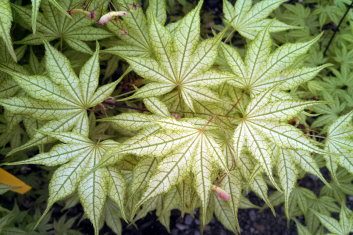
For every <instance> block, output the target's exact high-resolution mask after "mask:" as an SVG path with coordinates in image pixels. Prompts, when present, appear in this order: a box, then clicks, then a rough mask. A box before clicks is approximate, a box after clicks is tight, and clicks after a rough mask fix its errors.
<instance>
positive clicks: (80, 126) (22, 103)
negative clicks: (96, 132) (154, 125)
mask: <svg viewBox="0 0 353 235" xmlns="http://www.w3.org/2000/svg"><path fill="white" fill-rule="evenodd" d="M45 48H46V55H45V62H46V68H47V71H48V76H28V75H26V74H21V73H18V72H14V71H13V70H11V69H8V68H7V67H5V66H0V70H2V71H4V72H6V73H8V74H10V75H11V76H12V77H13V79H14V80H15V81H16V82H17V83H18V85H19V86H20V87H21V88H22V89H23V90H24V91H25V92H26V93H27V95H28V96H22V97H13V98H8V99H2V100H0V103H1V104H2V105H3V106H4V107H5V109H7V110H8V111H11V112H13V113H15V114H23V115H29V116H30V117H33V118H35V119H38V120H49V121H50V122H48V123H47V124H46V125H44V126H43V127H41V128H40V129H39V131H40V133H38V134H37V135H35V136H34V137H33V138H32V139H31V140H30V141H29V142H28V143H26V144H25V145H23V146H21V147H19V148H17V149H13V150H12V151H11V154H12V153H15V152H17V151H19V150H23V149H25V148H29V147H32V146H35V145H38V144H43V143H47V142H49V141H50V139H47V138H46V135H45V134H41V133H43V132H54V131H70V130H75V131H77V132H81V133H83V134H87V130H88V128H86V127H87V125H88V116H87V112H86V110H87V109H88V108H91V107H94V106H95V105H97V104H99V103H101V102H103V100H104V99H106V98H107V97H108V96H109V95H110V94H111V93H112V92H113V90H114V88H115V86H116V85H117V82H118V81H119V80H118V81H117V82H113V83H110V84H107V85H104V86H101V87H100V88H98V81H99V74H100V70H99V63H98V53H99V50H98V46H97V52H96V53H95V54H94V55H93V56H92V58H91V59H90V60H88V61H87V62H86V64H85V65H84V66H83V68H82V69H81V73H80V76H79V77H78V76H77V75H76V73H75V72H74V70H73V69H72V67H71V64H70V62H69V60H68V59H67V58H66V57H65V56H64V55H63V54H61V53H60V52H59V51H57V50H56V49H55V48H53V47H52V46H51V45H50V44H49V43H47V42H46V43H45ZM123 76H125V74H124V75H123ZM97 88H98V89H97Z"/></svg>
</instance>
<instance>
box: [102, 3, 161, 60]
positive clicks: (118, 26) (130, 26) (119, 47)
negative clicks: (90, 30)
mask: <svg viewBox="0 0 353 235" xmlns="http://www.w3.org/2000/svg"><path fill="white" fill-rule="evenodd" d="M115 4H116V6H117V9H118V10H120V11H125V10H126V9H131V11H130V12H129V14H128V15H126V16H124V17H123V18H122V19H121V20H120V21H119V22H114V21H111V22H108V23H107V28H108V29H109V30H110V31H111V32H112V33H114V34H115V35H116V36H117V37H119V38H120V39H121V40H119V41H117V40H115V41H114V42H112V43H114V45H113V46H112V47H110V48H108V49H106V50H104V51H103V52H107V53H111V54H114V55H119V56H122V55H124V56H134V57H150V56H151V52H152V46H153V45H152V44H151V39H150V35H149V33H148V23H147V22H149V21H150V19H151V17H155V18H156V20H157V21H158V22H159V23H160V24H161V25H164V24H165V22H166V20H167V10H166V1H160V0H150V1H148V8H147V11H146V14H144V12H143V9H142V8H141V7H140V6H139V5H138V4H137V7H134V4H135V5H136V2H135V1H134V0H115Z"/></svg>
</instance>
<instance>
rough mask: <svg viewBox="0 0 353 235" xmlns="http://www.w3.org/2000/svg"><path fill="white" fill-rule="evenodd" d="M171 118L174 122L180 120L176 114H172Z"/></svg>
mask: <svg viewBox="0 0 353 235" xmlns="http://www.w3.org/2000/svg"><path fill="white" fill-rule="evenodd" d="M172 117H173V118H174V119H175V120H180V118H181V117H180V115H179V114H176V113H173V114H172Z"/></svg>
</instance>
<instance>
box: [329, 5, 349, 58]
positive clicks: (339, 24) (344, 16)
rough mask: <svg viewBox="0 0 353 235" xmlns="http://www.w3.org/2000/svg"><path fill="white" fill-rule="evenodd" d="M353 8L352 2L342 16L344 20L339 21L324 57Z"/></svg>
mask: <svg viewBox="0 0 353 235" xmlns="http://www.w3.org/2000/svg"><path fill="white" fill-rule="evenodd" d="M352 7H353V0H352V2H351V4H350V5H349V6H348V7H347V9H346V12H345V13H344V14H343V16H342V18H341V19H340V21H339V23H338V25H337V27H336V28H335V30H334V32H333V34H332V36H331V38H330V40H329V42H328V44H327V46H326V48H325V51H324V56H325V55H326V52H327V51H328V49H329V47H330V45H331V44H332V41H333V39H334V38H335V36H336V34H337V32H338V31H339V29H340V26H341V24H342V23H343V21H344V18H346V16H347V14H348V12H349V10H350V9H351V8H352Z"/></svg>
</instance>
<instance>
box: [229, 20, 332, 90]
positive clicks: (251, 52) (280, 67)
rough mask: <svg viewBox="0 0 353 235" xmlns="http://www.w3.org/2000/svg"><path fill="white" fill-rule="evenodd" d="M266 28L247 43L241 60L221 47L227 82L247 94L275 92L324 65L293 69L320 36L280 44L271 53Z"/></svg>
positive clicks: (304, 78)
mask: <svg viewBox="0 0 353 235" xmlns="http://www.w3.org/2000/svg"><path fill="white" fill-rule="evenodd" d="M270 26H271V24H269V25H267V27H266V28H265V29H264V30H263V31H261V32H260V33H259V34H258V35H257V36H256V38H255V39H254V40H253V41H252V42H250V43H249V47H248V49H247V52H246V55H245V59H244V60H243V58H242V57H241V56H240V54H239V52H238V51H237V50H236V49H235V48H234V47H231V46H229V45H226V44H222V52H223V57H224V59H225V60H226V61H227V64H228V66H229V68H230V70H231V71H232V73H233V74H234V78H233V79H232V80H229V83H230V84H232V85H234V86H236V87H239V88H242V89H245V90H247V91H248V92H249V93H250V94H258V93H260V92H262V91H264V90H267V89H271V88H273V87H275V86H276V89H278V90H289V89H292V88H294V87H297V86H298V85H300V84H301V83H303V82H305V81H308V80H310V79H312V78H314V77H315V76H316V75H317V74H318V73H319V72H320V71H321V70H322V69H323V68H325V67H327V66H328V65H322V66H318V67H313V68H310V67H302V68H293V65H294V63H295V61H296V59H297V58H298V57H299V56H301V55H303V54H305V53H306V52H307V51H308V50H309V48H310V46H311V45H313V44H314V43H315V42H316V41H317V40H318V39H319V37H320V35H319V36H317V37H316V38H314V39H313V40H311V41H308V42H303V43H287V44H284V45H282V46H280V47H278V48H277V49H276V50H275V51H274V52H271V47H272V40H271V38H270V32H269V29H270Z"/></svg>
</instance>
